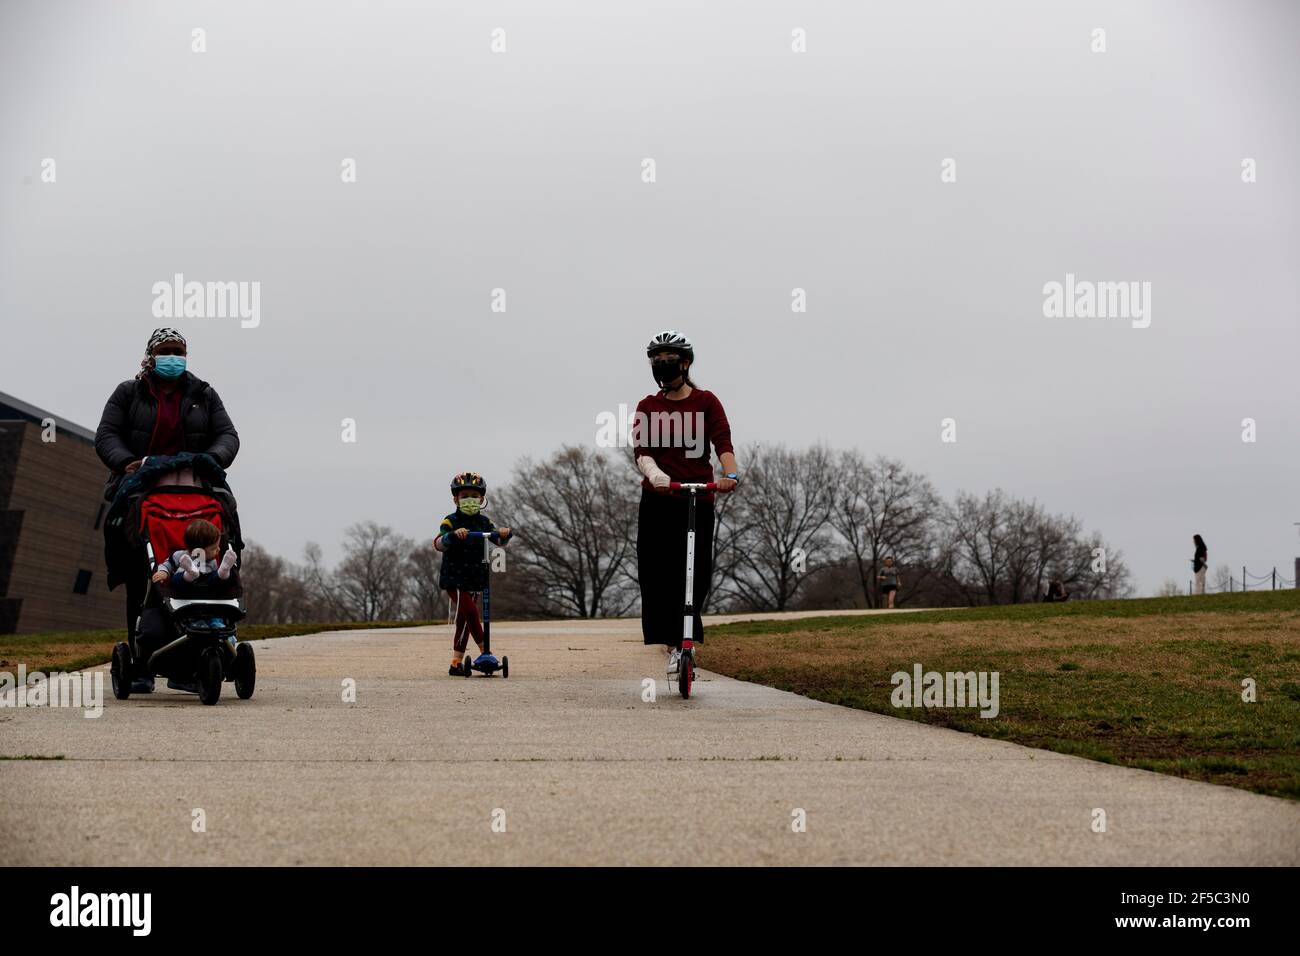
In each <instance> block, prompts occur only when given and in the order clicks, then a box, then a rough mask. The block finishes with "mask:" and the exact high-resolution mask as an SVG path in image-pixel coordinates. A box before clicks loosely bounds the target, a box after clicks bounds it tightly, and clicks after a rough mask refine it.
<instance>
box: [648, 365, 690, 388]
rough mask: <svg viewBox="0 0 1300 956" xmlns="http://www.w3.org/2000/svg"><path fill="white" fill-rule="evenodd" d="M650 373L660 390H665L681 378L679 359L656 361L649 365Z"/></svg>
mask: <svg viewBox="0 0 1300 956" xmlns="http://www.w3.org/2000/svg"><path fill="white" fill-rule="evenodd" d="M650 371H651V373H652V374H653V375H654V377H655V382H657V383H658V385H659V387H660V388H667V387H668V386H669V385H671V384H672V383H673V382H675V381H677V379H678V378H680V377H681V376H682V374H683V373H682V362H681V359H672V360H670V361H659V360H656V361H654V362H651V363H650Z"/></svg>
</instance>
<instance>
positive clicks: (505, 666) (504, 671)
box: [501, 657, 510, 677]
mask: <svg viewBox="0 0 1300 956" xmlns="http://www.w3.org/2000/svg"><path fill="white" fill-rule="evenodd" d="M501 676H502V677H509V676H510V658H508V657H502V658H501Z"/></svg>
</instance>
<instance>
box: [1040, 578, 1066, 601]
mask: <svg viewBox="0 0 1300 956" xmlns="http://www.w3.org/2000/svg"><path fill="white" fill-rule="evenodd" d="M1043 600H1044V601H1046V602H1047V603H1049V604H1054V603H1056V602H1058V601H1068V600H1070V592H1069V591H1068V590H1066V588H1065V583H1064V582H1063V581H1061V579H1060V578H1053V579H1052V583H1051V584H1049V585H1048V586H1047V593H1046V594H1044V595H1043Z"/></svg>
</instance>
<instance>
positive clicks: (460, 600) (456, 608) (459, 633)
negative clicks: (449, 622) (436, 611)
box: [447, 588, 483, 654]
mask: <svg viewBox="0 0 1300 956" xmlns="http://www.w3.org/2000/svg"><path fill="white" fill-rule="evenodd" d="M447 605H448V607H449V609H450V610H451V615H452V618H453V620H454V622H455V625H456V636H455V637H453V638H452V647H454V648H455V650H456V653H457V654H463V653H465V648H466V647H468V646H469V639H470V638H471V637H473V638H474V643H475V644H477V645H478V646H479V647H482V646H483V622H482V621H481V620H480V619H479V614H478V593H477V592H475V591H461V590H458V589H456V588H448V589H447Z"/></svg>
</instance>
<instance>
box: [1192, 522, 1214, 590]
mask: <svg viewBox="0 0 1300 956" xmlns="http://www.w3.org/2000/svg"><path fill="white" fill-rule="evenodd" d="M1192 543H1193V544H1194V545H1196V553H1195V554H1194V555H1192V573H1193V574H1194V575H1196V593H1197V594H1204V593H1205V569H1206V568H1208V567H1209V566H1210V552H1209V549H1208V548H1206V547H1205V539H1204V538H1202V537H1201V536H1200V535H1199V534H1194V535H1192Z"/></svg>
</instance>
